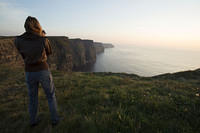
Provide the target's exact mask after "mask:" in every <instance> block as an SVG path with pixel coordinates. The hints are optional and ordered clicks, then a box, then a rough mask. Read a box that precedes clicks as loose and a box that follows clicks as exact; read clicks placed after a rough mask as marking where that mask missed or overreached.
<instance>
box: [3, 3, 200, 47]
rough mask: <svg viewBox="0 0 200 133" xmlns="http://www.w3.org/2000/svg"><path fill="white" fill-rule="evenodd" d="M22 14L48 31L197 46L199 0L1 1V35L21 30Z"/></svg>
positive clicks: (116, 40)
mask: <svg viewBox="0 0 200 133" xmlns="http://www.w3.org/2000/svg"><path fill="white" fill-rule="evenodd" d="M27 16H34V17H36V18H37V19H38V20H39V22H40V24H41V25H42V27H43V29H44V30H45V31H46V32H47V35H57V36H68V37H70V38H83V39H92V40H95V41H100V42H108V43H113V44H127V45H134V44H136V45H155V46H167V47H174V48H185V49H194V50H195V49H200V0H0V35H1V36H2V35H20V34H22V33H23V32H24V27H23V26H24V22H25V19H26V18H27Z"/></svg>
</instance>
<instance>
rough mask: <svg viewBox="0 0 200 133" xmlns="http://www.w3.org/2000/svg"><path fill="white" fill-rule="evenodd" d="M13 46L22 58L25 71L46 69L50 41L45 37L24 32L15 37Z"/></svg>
mask: <svg viewBox="0 0 200 133" xmlns="http://www.w3.org/2000/svg"><path fill="white" fill-rule="evenodd" d="M15 46H16V48H17V49H18V51H19V53H20V54H21V56H22V58H23V59H24V63H25V71H26V72H37V71H41V70H47V69H48V68H49V66H48V64H47V56H48V55H50V54H52V50H51V46H50V42H49V40H48V39H47V38H46V37H41V36H38V35H36V34H32V33H27V32H25V33H24V34H22V35H21V36H18V37H17V38H16V39H15Z"/></svg>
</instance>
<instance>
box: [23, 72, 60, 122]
mask: <svg viewBox="0 0 200 133" xmlns="http://www.w3.org/2000/svg"><path fill="white" fill-rule="evenodd" d="M39 83H41V85H42V88H43V89H44V92H45V94H46V97H47V99H48V105H49V110H50V112H51V119H52V121H58V120H59V118H58V115H57V102H56V97H55V87H54V83H53V79H52V75H51V72H50V71H49V70H42V71H39V72H26V84H27V87H28V95H29V114H30V123H31V124H33V123H35V122H36V116H37V111H38V86H39Z"/></svg>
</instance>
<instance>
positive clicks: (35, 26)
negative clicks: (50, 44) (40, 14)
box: [24, 16, 43, 36]
mask: <svg viewBox="0 0 200 133" xmlns="http://www.w3.org/2000/svg"><path fill="white" fill-rule="evenodd" d="M24 28H25V30H26V32H29V33H33V34H36V35H39V36H43V33H42V27H41V25H40V23H39V21H38V20H37V19H36V18H35V17H31V16H28V17H27V18H26V21H25V23H24Z"/></svg>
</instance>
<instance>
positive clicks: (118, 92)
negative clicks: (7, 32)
mask: <svg viewBox="0 0 200 133" xmlns="http://www.w3.org/2000/svg"><path fill="white" fill-rule="evenodd" d="M183 73H184V72H183ZM183 73H182V74H172V75H170V76H166V75H164V76H161V77H159V76H158V77H152V78H143V77H139V76H137V75H128V74H114V73H79V72H73V73H66V72H62V71H52V74H53V78H54V82H55V86H56V88H57V90H56V96H57V101H58V109H59V114H60V115H61V116H62V117H63V118H64V119H63V120H62V121H61V123H60V124H59V125H58V126H56V127H52V126H51V122H50V116H49V111H48V105H47V100H46V98H45V95H44V92H43V90H42V89H41V87H40V89H39V116H40V118H41V119H42V121H41V123H40V124H39V125H38V126H37V127H35V128H30V127H29V125H28V121H29V117H28V110H27V108H28V107H27V106H28V95H27V88H26V85H25V82H24V72H23V69H22V68H13V67H9V66H5V65H0V77H1V78H0V97H1V98H0V118H1V121H0V132H4V133H11V132H16V133H23V132H24V133H27V132H30V133H35V132H38V133H39V132H42V133H49V132H56V133H95V132H99V133H199V129H200V97H199V92H200V90H199V89H200V73H199V71H193V72H185V74H186V75H190V77H189V78H183V77H182V75H184V74H183ZM192 75H193V76H192ZM172 77H175V78H172Z"/></svg>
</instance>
